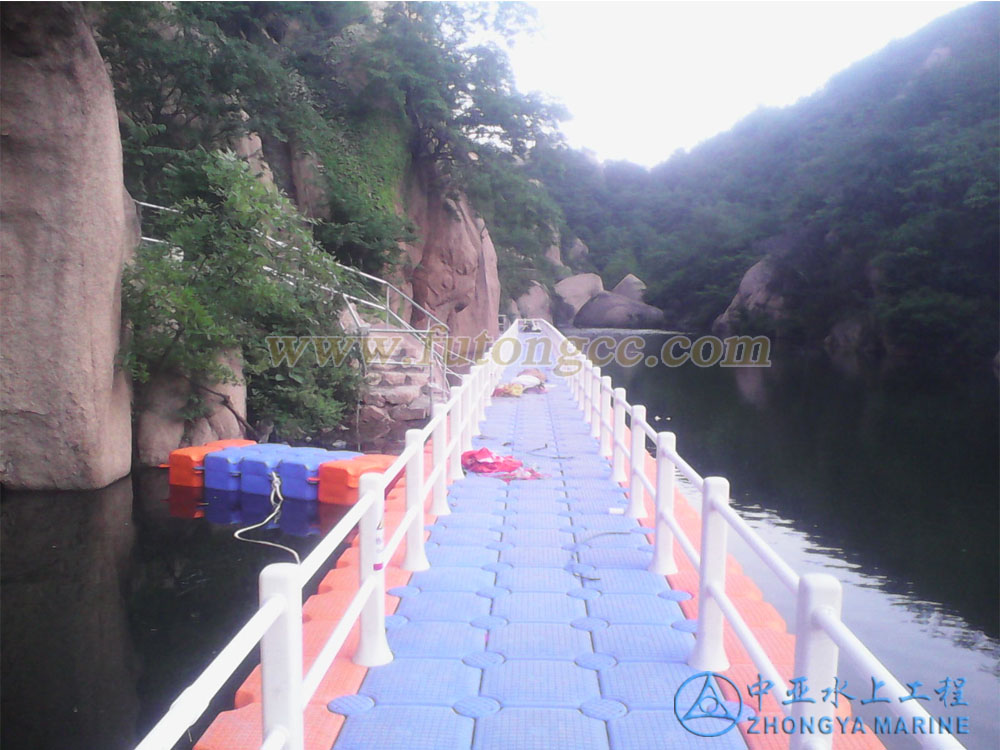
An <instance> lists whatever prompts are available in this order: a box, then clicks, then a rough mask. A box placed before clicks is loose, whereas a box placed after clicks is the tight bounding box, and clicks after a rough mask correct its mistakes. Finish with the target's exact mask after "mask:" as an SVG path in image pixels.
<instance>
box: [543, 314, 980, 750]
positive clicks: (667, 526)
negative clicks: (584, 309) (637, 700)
mask: <svg viewBox="0 0 1000 750" xmlns="http://www.w3.org/2000/svg"><path fill="white" fill-rule="evenodd" d="M532 323H533V324H534V325H535V326H540V327H541V328H542V333H545V334H546V335H547V336H548V337H549V338H550V339H551V340H552V343H553V344H554V345H559V347H560V352H562V353H564V354H565V355H566V356H568V357H570V358H573V359H576V360H577V361H578V363H579V365H580V366H579V368H578V369H577V370H576V374H575V375H572V376H571V378H572V379H574V383H573V387H572V391H573V395H574V396H575V397H576V398H577V400H578V402H579V403H580V406H581V408H582V409H583V410H584V416H585V418H586V419H587V421H588V422H589V423H590V424H591V426H592V429H593V432H592V434H593V436H594V437H596V438H598V439H599V441H600V445H601V451H602V453H603V454H604V456H605V457H606V458H608V459H609V460H610V461H611V463H612V467H613V472H614V476H615V478H616V479H618V480H619V481H622V476H623V475H624V471H623V470H622V467H623V464H624V461H625V460H626V459H627V460H628V461H629V462H630V463H631V465H632V472H631V474H630V475H628V476H627V478H626V479H624V481H622V484H623V485H625V487H626V490H627V492H628V494H629V497H630V503H629V510H628V514H629V515H631V516H633V517H642V516H644V515H645V508H644V507H643V506H642V504H641V502H636V497H635V496H636V495H638V496H639V497H640V498H641V494H642V493H643V492H650V486H651V484H652V483H651V482H650V481H649V479H648V477H646V476H645V466H644V462H645V457H646V453H647V452H646V449H645V439H646V438H649V439H650V440H652V441H653V442H654V444H655V445H656V448H657V450H656V460H657V491H656V492H653V493H651V494H652V495H653V496H654V497H655V498H656V519H655V523H654V528H655V543H654V560H653V563H652V564H651V565H650V570H653V571H654V572H658V573H666V574H669V573H674V572H676V566H675V564H674V562H673V551H672V549H673V540H674V539H675V538H676V539H677V540H678V541H679V542H680V543H681V547H682V549H683V551H684V553H685V554H686V555H687V557H688V559H689V560H691V562H692V564H693V565H694V566H695V567H696V568H697V569H698V570H699V572H700V575H699V579H700V580H699V606H698V631H697V632H698V638H697V639H696V648H695V650H694V651H693V652H692V657H691V659H690V660H689V664H691V665H692V666H694V667H695V668H697V669H703V670H706V671H724V670H725V669H726V668H728V660H727V657H726V655H725V651H724V649H723V647H722V619H723V618H725V619H726V620H728V621H729V623H730V624H731V625H732V627H733V630H734V632H735V633H736V635H737V638H738V639H739V641H740V642H741V644H742V645H743V646H744V648H746V650H747V653H748V654H749V656H750V657H751V660H752V661H753V662H754V664H755V665H756V666H757V667H758V669H760V673H761V676H763V677H764V678H765V679H768V680H770V681H772V682H773V683H774V686H775V687H777V686H786V687H787V685H786V682H785V680H784V678H782V677H781V676H780V674H779V673H778V671H777V669H776V668H775V666H774V663H773V662H772V661H771V659H770V657H769V656H768V655H767V653H766V652H765V650H764V649H763V648H762V647H761V644H760V642H759V640H758V639H757V638H756V637H755V636H754V634H753V633H752V631H751V629H750V627H749V626H748V625H747V623H746V622H745V620H744V619H743V617H742V616H741V615H740V613H739V610H738V608H737V607H736V606H735V604H734V603H733V601H732V599H731V598H730V597H729V596H728V594H727V593H726V591H725V564H726V555H727V554H728V552H727V544H726V535H725V531H724V530H725V529H732V530H733V531H735V532H736V533H737V534H738V535H739V536H740V537H741V538H742V539H743V541H744V542H745V543H746V545H747V546H748V547H749V548H750V549H751V551H752V552H753V553H754V554H756V555H757V556H758V557H759V558H760V559H761V561H762V562H763V563H764V564H765V565H766V566H767V567H768V568H769V569H770V570H771V571H772V572H773V573H774V575H775V576H776V577H777V578H778V580H779V581H780V582H781V583H782V584H783V585H784V586H785V587H786V588H787V589H789V590H791V591H792V592H793V593H794V594H795V595H796V597H797V607H798V612H797V615H798V616H797V622H796V628H795V630H796V658H795V668H796V672H797V673H798V674H799V675H800V676H805V677H807V678H811V677H812V676H813V674H812V673H813V672H817V673H820V674H821V675H822V677H824V678H826V679H825V682H824V685H829V684H832V681H833V679H835V678H836V663H837V658H838V649H839V650H840V651H843V652H844V653H845V654H846V656H847V657H848V659H850V660H851V661H852V662H854V663H855V664H856V665H860V666H861V667H866V668H868V669H869V670H870V671H871V672H872V675H873V678H874V677H875V676H879V677H880V679H883V680H884V682H885V683H886V684H887V685H888V686H889V687H891V688H892V689H895V690H898V691H900V693H901V694H905V693H906V691H905V690H903V688H902V685H901V683H900V682H899V681H898V680H897V679H896V678H895V677H893V675H892V673H891V672H890V671H889V669H888V668H887V667H886V666H885V665H884V664H882V662H881V661H879V660H878V658H877V657H876V656H875V655H874V654H873V653H872V652H871V651H870V650H869V649H868V648H867V647H866V646H865V645H864V643H862V641H861V640H860V639H859V638H858V637H857V636H856V635H855V634H854V633H853V632H852V631H851V629H850V628H849V627H848V626H847V625H846V624H845V623H844V622H843V620H842V619H841V617H840V604H839V602H840V590H841V584H840V582H839V581H837V580H836V579H835V578H834V577H833V576H829V575H825V574H824V575H806V576H800V575H798V574H797V573H796V572H795V571H794V569H793V568H792V567H791V566H790V565H789V564H788V563H787V562H786V561H785V560H784V559H783V558H782V557H781V556H780V555H778V553H777V552H775V551H774V550H773V549H772V548H771V546H770V545H769V544H767V542H765V541H764V540H763V538H761V536H760V535H759V534H758V533H757V532H756V531H755V530H754V529H753V528H752V527H751V526H750V525H749V524H748V523H747V522H746V520H745V519H743V518H742V517H741V516H740V515H739V513H737V511H736V510H735V509H734V508H732V507H731V506H730V505H729V483H728V482H727V481H726V480H724V479H721V478H718V477H710V478H707V479H706V478H704V477H702V476H701V475H700V474H698V473H697V472H696V471H695V470H694V468H692V467H691V465H690V464H689V463H688V462H687V461H685V460H684V458H683V457H681V455H680V454H679V453H678V452H677V450H676V440H675V438H674V435H673V433H671V432H657V431H656V430H655V429H654V428H653V427H652V426H651V425H650V424H649V423H648V422H647V421H646V420H645V407H642V406H641V405H635V406H633V405H630V404H629V403H628V401H627V400H626V398H625V390H624V389H623V388H614V387H613V386H612V384H611V382H610V378H608V377H607V376H606V375H605V376H602V374H601V371H600V368H599V367H596V366H593V365H592V363H591V362H590V361H589V360H588V359H587V358H586V357H585V356H584V354H583V352H581V351H580V350H579V349H578V348H577V347H576V345H575V344H573V343H572V342H570V341H569V340H568V339H566V338H565V336H563V335H562V333H561V332H560V331H559V330H558V329H556V328H555V326H553V325H552V324H551V323H549V322H548V321H545V320H533V321H532ZM565 344H569V346H565ZM609 408H610V409H611V411H610V413H609ZM637 412H638V413H637ZM625 414H628V415H629V416H630V417H631V422H630V425H629V429H630V430H631V431H632V432H633V433H635V432H636V431H639V432H640V433H641V439H642V442H641V443H639V442H638V439H637V438H635V436H634V435H633V442H632V444H631V445H627V444H626V441H625V439H624V435H623V430H622V425H623V420H624V416H625ZM640 445H641V446H642V447H641V449H640V448H639V446H640ZM640 454H641V455H640ZM620 470H622V471H620ZM674 472H677V473H679V474H680V475H681V476H683V477H685V478H686V479H687V480H688V481H690V482H691V484H692V485H694V487H695V488H696V489H698V490H699V491H700V492H701V493H702V498H703V499H702V508H701V524H702V552H701V555H698V553H697V551H696V550H695V548H694V545H693V544H691V542H690V540H689V539H687V536H686V535H685V534H684V533H683V531H682V529H681V528H680V525H679V524H678V523H677V521H676V519H675V518H674V517H673V512H672V508H673V491H674V489H673V479H674ZM661 473H663V474H667V473H669V477H666V476H665V477H663V482H662V483H661V477H660V474H661ZM661 493H662V494H663V495H664V497H660V495H661ZM661 502H662V503H665V504H666V505H667V506H668V511H667V513H663V512H662V509H661ZM640 508H641V510H640ZM817 592H818V593H817ZM831 592H833V593H831ZM824 596H825V597H826V598H824ZM712 620H714V622H711V621H712ZM817 629H818V630H819V631H821V633H822V634H823V637H824V638H826V639H828V641H829V642H828V643H826V642H822V638H819V639H818V638H817V637H816V635H815V633H814V632H813V631H816V630H817ZM817 654H818V656H817ZM831 665H832V666H831ZM831 670H832V671H831ZM801 706H802V703H801V702H796V703H795V704H793V709H794V710H792V711H791V713H792V715H793V716H796V715H799V714H803V715H804V714H808V713H810V712H811V713H812V715H815V716H819V715H820V712H822V711H824V710H827V709H828V706H826V705H825V704H820V706H821V707H819V708H816V707H815V706H814V704H807V706H809V707H808V708H802V707H801ZM782 708H783V710H785V711H786V712H788V711H789V707H788V706H784V705H783V706H782ZM889 710H890V712H891V713H893V714H894V715H896V716H905V717H907V718H913V717H922V718H923V719H924V720H925V721H931V717H930V714H928V713H927V711H926V710H925V709H924V708H923V707H922V706H920V705H919V702H918V701H906V702H900V701H893V702H892V703H890V705H889ZM830 715H832V713H831V714H830ZM804 737H805V739H804ZM915 739H916V740H917V742H918V744H920V745H921V746H922V747H926V748H935V749H940V750H961V748H963V746H962V744H961V743H959V742H958V740H957V739H955V737H954V736H953V735H951V734H947V733H945V734H930V733H928V734H919V733H918V734H916V735H915ZM832 740H833V735H832V734H829V735H825V736H824V735H818V736H815V737H814V736H811V735H802V734H793V735H792V737H791V748H792V750H799V749H800V748H804V747H806V744H807V743H809V744H808V746H809V747H810V748H817V749H819V748H830V747H832Z"/></svg>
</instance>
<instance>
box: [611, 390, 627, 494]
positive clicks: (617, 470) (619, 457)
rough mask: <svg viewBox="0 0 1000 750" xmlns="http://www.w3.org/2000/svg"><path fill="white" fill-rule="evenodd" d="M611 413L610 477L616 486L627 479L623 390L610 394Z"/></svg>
mask: <svg viewBox="0 0 1000 750" xmlns="http://www.w3.org/2000/svg"><path fill="white" fill-rule="evenodd" d="M612 398H613V413H614V418H613V420H612V425H613V428H612V433H611V469H612V470H611V477H612V479H614V480H615V481H616V482H618V484H621V483H623V482H624V481H625V480H626V479H628V475H627V474H626V473H625V450H624V448H622V445H624V443H625V389H624V388H615V390H614V391H613V394H612Z"/></svg>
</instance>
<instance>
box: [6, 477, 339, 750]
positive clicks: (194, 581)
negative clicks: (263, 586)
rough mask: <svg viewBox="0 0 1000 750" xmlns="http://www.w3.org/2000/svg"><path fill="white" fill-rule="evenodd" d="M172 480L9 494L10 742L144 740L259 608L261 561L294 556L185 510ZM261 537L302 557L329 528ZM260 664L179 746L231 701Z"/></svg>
mask: <svg viewBox="0 0 1000 750" xmlns="http://www.w3.org/2000/svg"><path fill="white" fill-rule="evenodd" d="M166 480H167V477H166V471H165V470H156V469H154V470H146V471H143V472H140V473H138V474H137V475H135V476H133V477H129V478H126V479H122V480H121V481H119V482H116V483H115V484H113V485H111V486H110V487H107V488H105V489H103V490H99V491H96V492H53V493H42V492H5V493H4V495H3V499H2V504H0V515H2V519H0V529H2V546H0V549H2V558H0V559H2V582H0V584H2V594H3V607H2V610H0V617H2V624H0V627H2V636H3V647H2V650H0V655H2V670H0V676H2V680H3V689H2V694H0V699H2V718H0V724H2V735H0V741H2V745H3V747H4V748H11V749H12V750H14V749H17V750H49V749H50V748H51V749H55V748H59V750H75V749H76V748H79V749H80V750H96V749H97V748H100V750H127V749H128V748H132V747H134V745H135V744H136V743H137V742H138V741H139V740H140V739H141V738H142V737H143V736H144V735H145V733H146V732H147V731H148V730H149V729H150V728H152V726H153V725H154V724H155V723H156V722H157V721H158V720H159V719H160V718H161V717H162V716H163V714H164V713H165V712H166V711H167V709H168V708H169V707H170V704H171V703H172V702H173V700H174V699H175V698H176V697H177V695H178V693H179V692H180V691H181V690H182V689H183V688H185V687H187V685H189V684H190V683H191V682H192V681H193V680H194V679H195V678H196V677H197V676H198V675H199V674H200V673H201V671H202V670H203V669H204V668H205V667H206V666H207V664H208V663H209V662H210V661H211V659H212V658H213V657H214V656H215V655H216V654H217V653H218V652H219V650H220V649H221V648H222V647H223V646H224V645H225V644H226V643H227V642H228V641H229V640H230V639H231V638H232V636H233V634H234V633H235V632H236V631H237V630H238V629H239V628H240V627H241V626H242V625H243V624H244V623H245V622H246V620H247V619H248V618H249V617H250V616H251V615H252V614H253V612H254V611H255V610H256V608H257V574H258V573H259V571H260V570H261V569H262V568H263V567H264V566H266V565H268V564H270V563H272V562H286V561H288V560H290V559H291V558H290V556H289V555H288V554H287V553H283V552H281V551H280V550H275V549H269V548H267V547H262V546H259V545H253V544H247V543H245V542H239V541H237V540H235V539H233V536H232V533H233V529H234V527H229V526H217V525H213V524H210V523H208V522H206V521H205V519H204V518H199V519H188V518H177V517H174V516H173V515H172V514H171V506H170V505H169V504H168V503H167V502H165V499H166V498H167V497H168V494H169V493H168V486H167V483H166ZM178 510H183V509H182V508H181V509H178V508H177V507H175V508H174V512H175V513H176V512H177V511H178ZM329 520H335V519H329ZM254 536H257V537H258V538H265V539H271V540H273V541H279V542H280V543H282V544H284V545H286V546H290V547H293V548H295V549H297V550H298V551H299V553H300V554H304V553H306V552H308V550H309V549H311V548H312V547H313V546H314V545H315V543H316V541H317V540H318V538H319V537H317V536H310V537H295V536H290V535H287V534H283V533H281V532H279V531H277V530H272V531H259V532H256V533H255V534H254ZM318 577H319V576H318ZM315 585H316V583H315V581H314V582H313V584H312V586H310V587H308V588H307V589H306V592H305V595H306V596H308V595H310V594H311V593H315ZM258 660H259V655H258V654H257V652H256V651H255V652H254V653H252V654H251V656H250V657H248V658H247V660H246V661H245V662H244V664H243V665H242V667H241V669H240V670H238V672H237V674H236V675H235V676H234V677H233V678H232V679H231V680H230V681H229V683H228V684H227V685H226V687H225V688H224V689H223V690H222V691H221V692H220V694H219V696H218V698H217V699H216V701H215V702H214V703H213V704H212V706H211V708H210V709H209V710H208V711H207V712H206V713H205V717H204V719H203V720H202V721H200V722H199V723H198V724H196V725H195V726H194V727H193V728H192V730H191V732H190V736H191V740H190V741H188V740H184V741H182V742H180V743H178V745H177V747H178V748H184V747H190V746H191V744H192V741H193V740H194V739H197V738H198V737H199V736H200V735H201V733H202V732H203V731H204V729H205V727H206V726H207V725H208V723H209V722H210V721H211V720H212V718H213V717H214V716H215V714H217V713H218V712H219V711H221V710H225V709H229V708H232V699H233V695H234V693H235V690H236V688H237V687H238V686H239V685H240V684H241V683H242V682H243V680H244V679H245V678H246V676H247V674H249V672H250V670H251V669H252V668H253V667H254V665H255V664H256V663H257V662H258Z"/></svg>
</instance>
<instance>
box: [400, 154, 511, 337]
mask: <svg viewBox="0 0 1000 750" xmlns="http://www.w3.org/2000/svg"><path fill="white" fill-rule="evenodd" d="M406 211H407V215H408V216H409V218H410V219H411V220H412V221H413V223H414V224H415V225H416V228H417V233H418V235H419V239H418V240H416V241H415V242H411V243H407V244H406V245H405V246H404V249H405V251H406V253H407V255H408V256H409V260H410V265H411V266H412V268H413V271H412V273H410V274H408V281H409V282H410V284H411V285H412V289H413V299H414V300H415V301H416V302H417V303H418V304H420V305H422V306H423V307H425V308H427V309H428V310H429V311H430V312H431V313H433V314H434V315H435V316H437V317H438V318H439V319H441V320H442V321H444V322H445V323H446V324H447V326H448V328H449V330H450V331H451V333H452V335H454V336H478V335H479V334H480V333H482V332H483V331H485V332H486V333H488V334H489V335H490V336H496V334H497V315H498V313H499V311H500V280H499V277H498V276H497V254H496V250H495V249H494V247H493V241H492V240H491V239H490V233H489V230H488V229H487V228H486V224H485V222H483V220H482V219H481V218H479V216H478V215H477V214H476V213H475V211H474V210H473V208H472V207H471V206H470V205H469V201H468V199H467V198H466V197H465V195H464V194H462V193H460V192H457V191H446V190H444V189H443V186H442V185H441V183H440V181H439V180H438V178H437V177H436V175H435V173H434V171H433V169H432V168H431V167H430V166H426V165H418V166H417V167H415V168H414V169H412V170H411V174H410V175H409V177H408V179H407V184H406ZM425 317H426V316H424V315H423V314H422V313H420V311H414V312H413V320H412V321H411V322H412V323H413V324H414V325H415V326H417V327H421V326H423V325H424V324H425V322H426V321H425Z"/></svg>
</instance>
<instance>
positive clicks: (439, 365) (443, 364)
mask: <svg viewBox="0 0 1000 750" xmlns="http://www.w3.org/2000/svg"><path fill="white" fill-rule="evenodd" d="M133 203H135V204H136V205H138V206H143V207H144V208H150V209H153V210H154V211H163V212H167V213H173V214H179V213H182V212H181V211H180V210H178V209H176V208H171V207H168V206H160V205H157V204H155V203H149V202H146V201H139V200H134V199H133ZM252 231H253V232H254V234H256V235H257V236H258V237H262V238H264V239H266V240H267V241H268V242H271V243H272V244H274V245H276V246H278V247H281V248H291V249H293V250H296V251H298V252H302V250H301V249H300V248H298V247H296V246H295V245H292V244H289V243H287V242H284V241H282V240H279V239H276V238H275V237H271V236H270V235H269V234H267V233H266V232H261V231H259V230H252ZM140 239H141V240H142V241H143V242H150V243H154V244H158V245H161V244H162V245H169V244H170V243H168V242H167V241H166V240H161V239H156V238H154V237H146V236H141V237H140ZM313 257H314V259H315V260H318V261H320V262H326V263H331V264H332V265H333V266H335V267H336V268H338V269H340V270H342V271H346V272H349V273H351V274H354V275H355V276H358V277H361V278H364V279H367V280H369V281H372V282H375V283H376V284H379V285H381V286H384V287H385V289H386V297H385V301H384V302H383V301H382V300H381V299H379V298H377V297H376V296H375V295H374V294H372V293H371V292H370V291H369V290H368V289H367V288H365V287H364V286H363V285H362V286H361V289H362V290H363V291H364V293H365V294H367V295H368V296H369V297H370V299H363V298H361V297H358V296H356V295H353V294H350V293H348V292H346V291H344V290H342V289H331V288H330V287H328V286H326V285H325V284H320V283H318V282H315V281H311V280H309V279H300V278H298V277H293V276H291V275H289V274H285V273H281V272H279V271H276V270H275V269H272V268H269V267H268V266H264V270H266V271H268V272H269V273H272V274H274V275H276V276H280V277H283V278H284V279H285V281H287V282H288V283H290V284H296V283H298V282H300V281H309V283H311V284H313V286H314V287H315V288H317V289H320V290H321V291H324V292H326V293H328V294H330V295H332V296H335V297H336V296H339V297H341V298H342V299H343V300H344V302H345V303H348V304H346V307H347V309H348V311H349V314H350V316H351V318H352V320H353V322H354V325H355V326H357V327H358V329H359V330H361V329H363V328H364V327H365V325H364V323H362V321H361V320H360V319H359V318H358V315H357V312H356V311H355V310H354V308H353V307H352V306H351V304H349V301H353V302H355V303H357V304H362V305H366V306H369V307H372V308H374V309H376V310H378V311H380V312H383V313H384V314H385V316H386V322H389V318H392V319H394V320H396V321H398V323H399V325H400V326H401V328H402V331H403V332H404V333H408V334H410V335H413V336H416V337H417V338H418V339H419V340H420V341H421V342H422V343H423V344H424V345H425V346H426V344H427V342H426V340H425V338H424V337H430V347H429V350H430V354H431V360H432V361H431V362H429V363H428V368H429V370H430V372H431V380H432V381H433V379H434V377H433V376H434V371H435V369H437V370H438V371H440V373H441V380H442V386H441V388H440V390H442V391H444V392H447V391H448V390H449V389H450V383H449V380H448V377H449V376H455V375H458V373H457V372H456V371H455V370H454V369H452V368H451V367H450V366H449V360H455V359H457V360H459V361H462V362H463V363H464V364H467V365H471V364H474V362H473V361H472V360H471V359H469V358H468V357H465V356H464V355H461V354H459V353H457V352H449V351H448V345H447V342H442V341H440V340H437V341H435V339H434V336H433V335H432V325H431V323H433V324H434V326H436V327H437V328H439V329H441V330H443V331H444V332H445V333H447V332H448V330H449V329H448V325H447V323H445V322H444V321H443V320H441V319H440V318H439V317H437V316H436V315H435V314H434V313H432V312H431V311H430V310H428V309H427V308H425V307H424V306H423V305H421V304H420V303H419V302H417V301H416V300H415V299H413V298H412V297H411V296H410V295H408V294H406V292H404V291H402V290H401V289H400V288H399V287H397V286H396V285H395V284H393V283H392V282H390V281H387V280H386V279H382V278H380V277H378V276H375V275H373V274H369V273H366V272H364V271H362V270H360V269H358V268H353V267H351V266H347V265H344V264H343V263H340V262H339V261H336V260H333V259H332V258H330V257H328V256H326V255H323V254H314V256H313ZM390 290H391V291H393V292H395V293H396V294H397V295H398V296H399V297H401V298H402V299H403V300H404V301H405V302H406V303H407V304H409V305H410V306H411V307H412V308H414V309H416V310H419V311H420V312H421V313H423V314H424V315H425V316H426V317H427V319H428V324H427V328H426V329H424V330H421V329H419V328H416V327H415V326H413V325H412V324H411V323H410V322H409V321H407V320H405V319H403V318H402V317H401V316H400V315H399V314H398V313H397V312H396V311H395V310H394V309H393V308H392V305H391V304H390V300H389V291H390ZM432 400H433V394H432Z"/></svg>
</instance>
